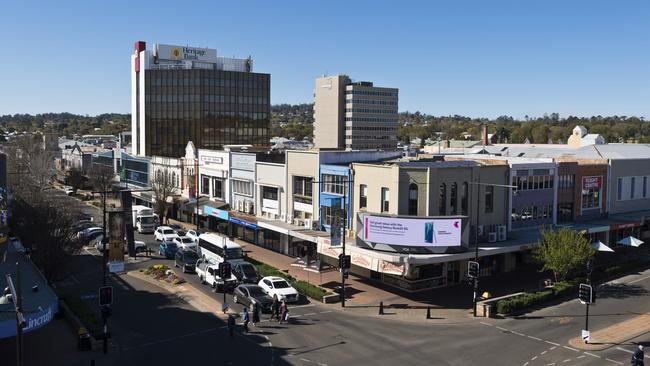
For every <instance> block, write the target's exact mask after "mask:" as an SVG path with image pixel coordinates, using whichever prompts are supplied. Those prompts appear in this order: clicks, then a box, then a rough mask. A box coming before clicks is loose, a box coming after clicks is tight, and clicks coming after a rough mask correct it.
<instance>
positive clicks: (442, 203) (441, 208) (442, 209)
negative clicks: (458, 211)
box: [438, 183, 447, 216]
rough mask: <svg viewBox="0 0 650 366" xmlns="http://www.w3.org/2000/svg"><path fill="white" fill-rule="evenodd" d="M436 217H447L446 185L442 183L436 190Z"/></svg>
mask: <svg viewBox="0 0 650 366" xmlns="http://www.w3.org/2000/svg"><path fill="white" fill-rule="evenodd" d="M438 215H440V216H445V215H447V185H446V184H445V183H442V184H441V185H440V189H439V190H438Z"/></svg>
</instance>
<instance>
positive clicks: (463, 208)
mask: <svg viewBox="0 0 650 366" xmlns="http://www.w3.org/2000/svg"><path fill="white" fill-rule="evenodd" d="M467 188H468V185H467V182H463V186H462V189H461V191H460V210H461V214H462V215H467V199H468V196H467V193H468V192H467Z"/></svg>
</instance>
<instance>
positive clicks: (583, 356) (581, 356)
mask: <svg viewBox="0 0 650 366" xmlns="http://www.w3.org/2000/svg"><path fill="white" fill-rule="evenodd" d="M585 357H587V356H585V355H580V356H578V357H576V358H585Z"/></svg>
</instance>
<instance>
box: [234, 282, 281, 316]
mask: <svg viewBox="0 0 650 366" xmlns="http://www.w3.org/2000/svg"><path fill="white" fill-rule="evenodd" d="M232 294H233V295H232V299H233V301H234V302H235V304H242V305H244V306H250V305H251V304H257V305H258V306H259V308H260V311H262V312H263V313H270V312H271V305H272V304H273V300H272V299H271V298H270V297H269V296H268V295H267V294H266V293H264V291H263V290H262V288H261V287H259V286H257V285H249V284H246V285H239V286H237V287H236V288H235V290H234V291H233V293H232Z"/></svg>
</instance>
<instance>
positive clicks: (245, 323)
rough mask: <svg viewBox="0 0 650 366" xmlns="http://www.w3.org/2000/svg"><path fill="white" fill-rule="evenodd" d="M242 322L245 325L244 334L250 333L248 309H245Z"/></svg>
mask: <svg viewBox="0 0 650 366" xmlns="http://www.w3.org/2000/svg"><path fill="white" fill-rule="evenodd" d="M241 320H242V322H243V324H244V332H246V333H248V322H249V321H250V317H249V316H248V308H244V312H243V313H242V314H241Z"/></svg>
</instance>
